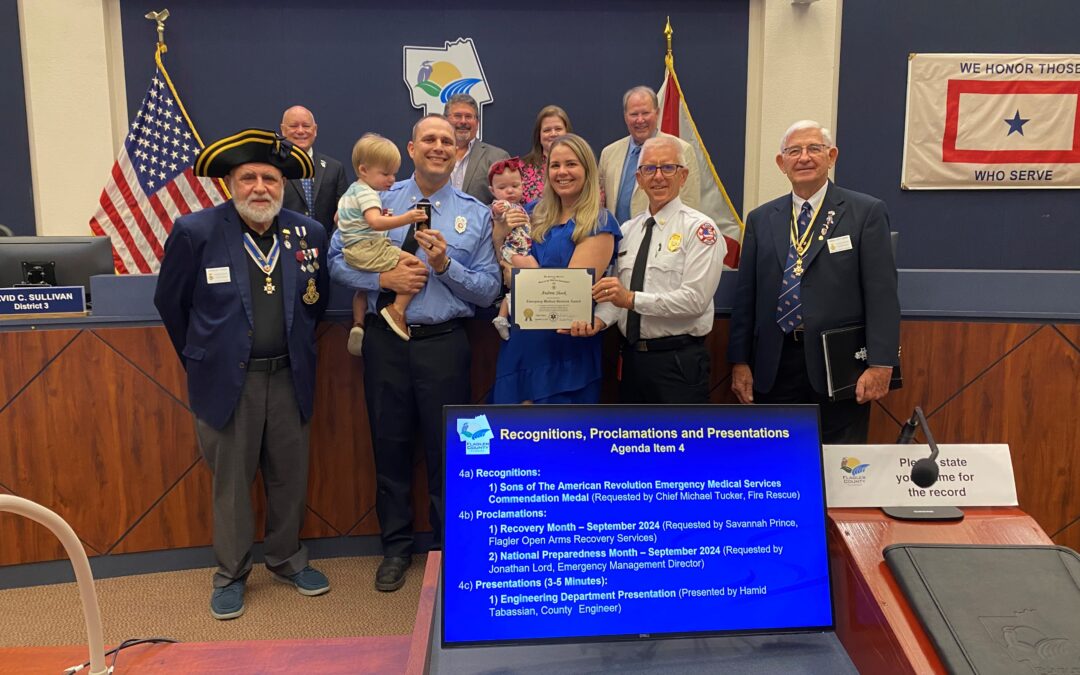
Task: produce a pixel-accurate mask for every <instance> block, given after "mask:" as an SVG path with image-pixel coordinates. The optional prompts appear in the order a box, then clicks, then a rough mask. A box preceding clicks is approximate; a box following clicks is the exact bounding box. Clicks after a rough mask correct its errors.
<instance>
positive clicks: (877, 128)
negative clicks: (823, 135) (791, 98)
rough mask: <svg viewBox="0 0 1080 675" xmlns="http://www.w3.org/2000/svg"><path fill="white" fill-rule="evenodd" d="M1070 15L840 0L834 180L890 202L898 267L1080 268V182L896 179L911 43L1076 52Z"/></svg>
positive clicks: (1073, 12) (958, 49)
mask: <svg viewBox="0 0 1080 675" xmlns="http://www.w3.org/2000/svg"><path fill="white" fill-rule="evenodd" d="M812 10H813V6H811V11H812ZM1077 26H1080V3H1077V2H1076V1H1075V0H1039V1H1029V2H1016V1H1015V0H980V1H979V2H941V1H940V0H905V1H904V2H896V1H895V0H858V1H857V2H846V3H844V17H843V37H842V41H841V44H842V48H841V57H840V100H839V121H838V123H837V139H836V141H837V145H838V146H839V147H840V158H839V162H838V164H837V169H836V176H837V181H838V182H839V183H841V184H843V185H845V186H847V187H850V188H853V189H855V190H860V191H863V192H869V193H871V194H873V195H875V196H877V197H880V198H882V199H884V200H885V201H886V202H888V204H889V213H890V215H891V217H892V222H893V228H894V229H895V230H897V231H899V232H901V233H902V234H901V237H900V245H899V252H898V256H897V258H898V263H899V265H900V266H901V267H912V268H958V269H1042V270H1051V269H1071V270H1076V269H1080V192H1078V191H1076V190H948V191H902V190H901V189H900V165H901V158H902V156H903V141H904V107H905V103H906V89H907V63H908V62H907V59H908V53H910V52H921V53H928V52H946V53H965V52H975V53H1061V54H1075V53H1078V52H1080V41H1078V40H1077V33H1076V30H1077Z"/></svg>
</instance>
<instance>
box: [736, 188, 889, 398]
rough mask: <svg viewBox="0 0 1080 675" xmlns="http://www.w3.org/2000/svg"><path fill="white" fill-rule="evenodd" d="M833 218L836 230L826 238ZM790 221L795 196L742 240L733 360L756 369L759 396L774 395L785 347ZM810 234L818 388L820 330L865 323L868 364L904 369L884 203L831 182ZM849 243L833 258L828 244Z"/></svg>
mask: <svg viewBox="0 0 1080 675" xmlns="http://www.w3.org/2000/svg"><path fill="white" fill-rule="evenodd" d="M830 211H831V212H832V213H833V225H832V227H830V228H829V231H828V233H827V235H826V236H825V238H824V239H820V238H819V236H820V233H821V229H822V226H823V225H824V223H825V221H826V219H827V218H828V214H829V212H830ZM791 217H792V202H791V194H790V193H788V194H786V195H784V196H783V197H780V198H778V199H774V200H772V201H771V202H768V203H766V204H763V205H761V206H759V207H758V208H756V209H754V210H753V211H751V212H750V215H749V216H747V218H746V232H745V234H744V235H743V249H742V258H741V260H740V262H739V277H738V282H737V284H736V289H735V302H734V307H733V309H732V313H731V337H730V340H729V342H728V361H729V362H730V363H733V364H735V363H747V364H750V368H751V370H752V371H753V374H754V389H755V390H757V391H761V392H768V391H771V390H772V387H773V384H774V383H775V381H776V373H777V369H778V367H779V365H780V351H781V349H782V348H783V344H784V333H783V331H781V330H780V327H779V326H778V325H777V323H776V303H777V298H778V297H779V295H780V284H781V282H782V281H783V278H784V268H785V263H786V262H787V255H788V249H789V246H790V244H791V236H790V232H791ZM811 230H812V231H813V234H812V240H811V244H810V249H809V250H808V251H807V252H806V256H805V258H804V259H803V267H804V269H805V271H804V272H803V276H802V282H801V284H800V289H801V291H802V303H803V305H802V316H803V325H804V326H805V327H806V333H805V338H806V350H805V351H806V368H807V372H808V373H809V376H810V384H811V386H813V388H814V390H815V391H817V392H819V393H822V394H824V393H827V384H826V378H825V358H824V349H823V347H822V343H821V331H823V330H828V329H830V328H840V327H843V326H852V325H857V324H861V323H865V324H866V341H867V345H866V348H867V352H868V355H869V359H868V362H869V363H870V364H871V365H875V366H898V365H900V361H899V350H900V300H899V297H898V296H897V291H896V263H895V261H894V260H893V254H892V247H891V244H890V241H889V214H888V212H887V211H886V209H885V203H884V202H882V201H881V200H880V199H877V198H875V197H871V196H870V195H866V194H862V193H860V192H854V191H852V190H845V189H844V188H840V187H837V186H836V185H833V184H832V183H831V182H830V183H829V187H828V190H827V191H826V192H825V200H824V201H823V202H822V205H821V209H820V210H819V211H818V215H817V218H816V219H815V220H814V222H813V224H812V225H811ZM842 237H850V238H851V249H850V250H846V251H839V250H838V251H837V252H835V253H830V252H829V248H828V243H829V241H830V240H832V241H836V240H838V239H841V238H842Z"/></svg>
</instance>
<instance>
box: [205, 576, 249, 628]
mask: <svg viewBox="0 0 1080 675" xmlns="http://www.w3.org/2000/svg"><path fill="white" fill-rule="evenodd" d="M244 585H245V582H244V580H243V579H237V580H236V581H234V582H232V583H231V584H229V585H228V586H223V587H221V588H215V589H214V594H213V595H211V596H210V615H211V616H213V617H214V618H215V619H217V620H219V621H225V620H226V619H235V618H236V617H238V616H240V615H241V614H243V613H244Z"/></svg>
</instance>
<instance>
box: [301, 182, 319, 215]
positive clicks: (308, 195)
mask: <svg viewBox="0 0 1080 675" xmlns="http://www.w3.org/2000/svg"><path fill="white" fill-rule="evenodd" d="M300 184H301V185H303V187H304V201H305V202H307V213H306V214H305V215H307V216H308V217H311V214H312V213H313V212H314V211H315V204H314V202H315V193H314V191H313V190H312V185H311V179H310V178H301V179H300Z"/></svg>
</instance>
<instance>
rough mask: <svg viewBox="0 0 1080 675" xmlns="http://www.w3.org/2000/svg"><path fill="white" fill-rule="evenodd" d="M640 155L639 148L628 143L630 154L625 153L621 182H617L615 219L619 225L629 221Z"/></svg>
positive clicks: (631, 142) (632, 142) (632, 143)
mask: <svg viewBox="0 0 1080 675" xmlns="http://www.w3.org/2000/svg"><path fill="white" fill-rule="evenodd" d="M640 154H641V146H640V145H634V141H633V140H631V141H630V152H628V153H626V164H624V165H623V170H622V180H620V181H619V198H618V199H616V200H615V217H616V218H618V219H619V222H620V223H625V222H626V221H628V220H630V215H631V214H630V196H631V195H632V194H634V186H635V185H637V181H635V180H634V174H635V173H637V162H638V155H640Z"/></svg>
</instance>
